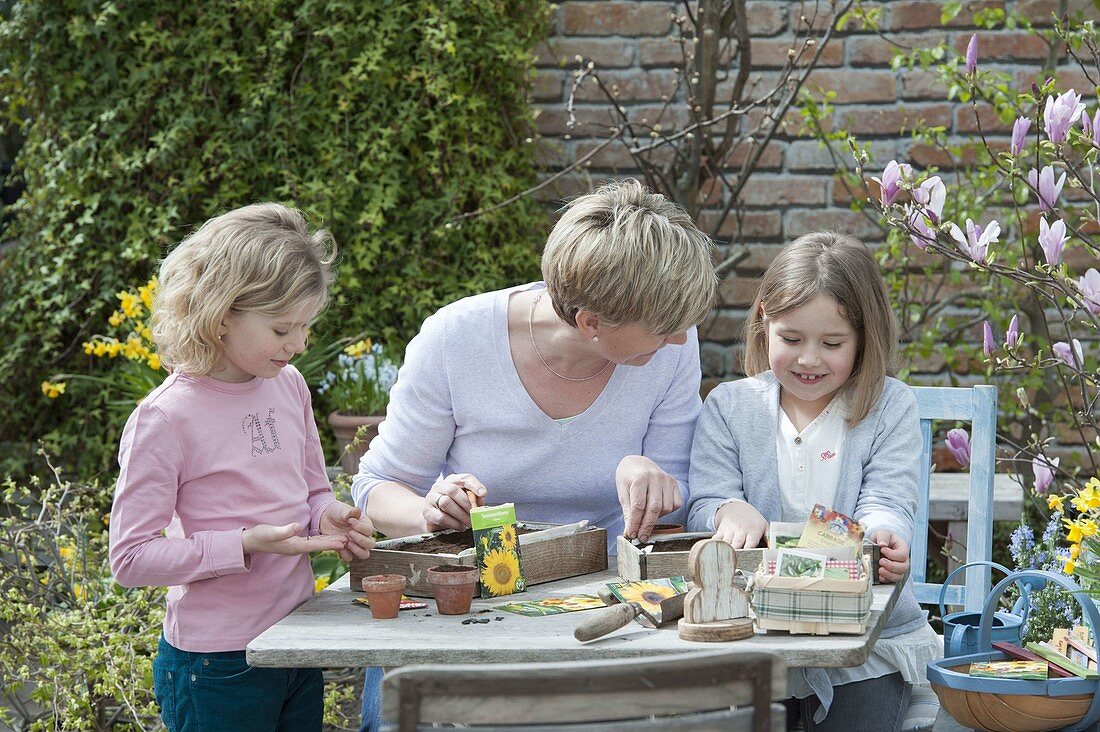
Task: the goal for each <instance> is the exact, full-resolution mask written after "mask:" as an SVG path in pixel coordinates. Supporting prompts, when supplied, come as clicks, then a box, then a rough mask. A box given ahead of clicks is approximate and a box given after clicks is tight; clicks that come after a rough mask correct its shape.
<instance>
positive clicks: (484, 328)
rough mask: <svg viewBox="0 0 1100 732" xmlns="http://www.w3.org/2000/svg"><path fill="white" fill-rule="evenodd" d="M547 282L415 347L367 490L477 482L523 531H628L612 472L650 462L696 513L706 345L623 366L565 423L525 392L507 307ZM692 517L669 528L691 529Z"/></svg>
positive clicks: (432, 332)
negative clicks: (694, 468) (528, 525)
mask: <svg viewBox="0 0 1100 732" xmlns="http://www.w3.org/2000/svg"><path fill="white" fill-rule="evenodd" d="M541 287H544V285H543V284H542V283H535V284H528V285H521V286H519V287H515V288H510V289H507V290H499V291H497V292H489V293H485V294H481V295H475V296H473V297H469V298H466V299H464V300H459V301H458V302H455V303H452V304H450V305H447V306H445V307H443V308H442V309H440V310H439V311H438V312H437V313H436V314H435V315H432V316H431V317H429V318H428V319H427V320H425V321H424V325H423V327H422V328H421V331H420V333H419V334H418V335H417V336H416V337H415V338H414V339H413V340H412V342H411V343H409V347H408V350H407V351H406V354H405V364H404V366H402V367H401V371H400V373H399V375H398V378H397V383H396V384H395V385H394V387H393V391H392V392H391V395H390V406H389V409H388V410H387V416H386V420H385V421H384V422H383V423H382V425H381V428H380V429H379V434H378V437H376V438H375V439H374V441H372V442H371V445H370V451H369V452H368V453H367V454H366V456H365V457H364V458H363V460H362V462H361V463H360V465H359V474H358V475H356V477H355V480H354V482H353V483H352V495H353V496H354V498H355V503H356V505H358V506H361V507H363V508H364V509H365V507H366V503H367V497H368V495H369V494H370V491H371V490H372V489H373V488H374V487H375V486H376V485H378V484H379V483H382V482H384V481H396V482H398V483H403V484H405V485H407V486H409V487H411V488H412V489H413V490H414V491H416V492H417V493H419V494H420V495H422V496H423V495H426V494H427V492H428V489H429V488H431V486H432V483H433V482H435V480H436V479H438V478H439V477H440V476H441V475H449V474H451V473H470V474H472V475H474V476H475V477H476V478H478V479H479V480H480V481H481V482H482V483H484V484H485V486H486V487H487V488H488V489H489V495H488V497H487V499H486V500H487V503H488V504H490V505H497V504H501V503H507V502H513V503H515V504H516V516H517V518H519V519H520V520H521V521H546V522H553V523H570V522H573V521H580V520H581V519H588V520H589V521H590V522H591V523H592V524H593V525H596V526H601V527H604V528H606V529H607V536H608V542H609V544H610V549H611V550H612V551H613V549H614V537H616V536H618V535H619V534H621V533H622V530H623V516H622V509H621V508H620V507H619V501H618V498H617V496H616V492H615V468H616V467H617V466H618V464H619V461H620V460H622V459H623V457H625V456H627V455H644V456H646V457H648V458H650V459H651V460H653V461H654V462H656V463H657V464H658V465H659V466H661V468H662V469H663V470H665V471H666V472H667V473H669V474H670V475H672V476H674V477H675V478H676V479H677V480H678V481H679V482H680V490H681V491H682V493H683V498H684V505H685V506H686V505H687V503H688V498H689V496H688V487H687V474H688V456H689V454H690V452H691V437H692V433H693V431H694V428H695V419H696V417H697V416H698V415H699V409H700V407H701V401H700V399H699V381H700V370H699V344H698V338H697V335H696V332H695V329H692V330H691V331H689V333H688V340H687V342H686V343H685V344H684V345H682V346H675V345H667V346H665V347H664V348H662V349H661V350H659V351H658V352H657V353H656V355H654V356H653V358H652V359H651V360H650V362H649V363H648V364H646V365H645V366H637V367H635V366H616V367H615V371H614V372H613V373H612V374H611V379H610V381H609V382H608V384H607V386H606V387H604V390H603V392H602V393H601V394H600V396H599V397H597V398H596V401H595V402H594V403H593V404H592V406H590V407H589V408H588V409H587V410H586V411H585V412H584V413H582V414H580V415H578V416H577V417H575V418H574V419H572V420H571V421H569V422H567V423H565V424H561V423H559V422H557V421H555V420H554V419H552V418H550V417H549V416H547V415H546V413H544V412H543V411H542V410H541V409H539V408H538V406H536V405H535V403H534V401H532V399H531V397H530V395H528V393H527V391H526V390H525V389H524V387H523V385H522V383H521V382H520V380H519V375H518V374H517V373H516V368H515V365H514V364H513V363H512V356H511V351H510V349H509V346H508V297H509V295H510V294H511V293H513V292H516V291H521V290H527V289H534V288H541ZM683 519H684V512H683V509H681V510H680V511H677V512H676V513H674V514H670V515H669V516H668V517H666V518H664V519H662V521H668V520H671V521H676V522H683Z"/></svg>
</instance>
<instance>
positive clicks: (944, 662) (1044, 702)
mask: <svg viewBox="0 0 1100 732" xmlns="http://www.w3.org/2000/svg"><path fill="white" fill-rule="evenodd" d="M1019 581H1027V583H1028V584H1029V585H1030V586H1031V588H1032V590H1040V589H1042V588H1043V587H1045V586H1046V584H1047V583H1048V582H1052V583H1054V584H1056V585H1060V586H1061V587H1063V588H1065V589H1066V590H1068V591H1069V592H1071V593H1073V596H1074V598H1076V599H1077V601H1078V603H1079V604H1080V605H1081V608H1082V610H1083V611H1084V612H1083V615H1084V618H1085V622H1087V623H1088V624H1089V625H1090V626H1092V628H1093V631H1094V632H1095V631H1096V629H1098V628H1100V613H1098V612H1097V607H1096V603H1094V602H1093V601H1092V599H1091V598H1090V597H1089V596H1088V595H1087V594H1086V593H1085V591H1084V590H1082V589H1081V588H1080V587H1079V586H1078V585H1077V584H1076V583H1075V582H1073V581H1072V580H1071V579H1069V578H1067V577H1065V576H1063V575H1058V574H1054V573H1052V572H1042V571H1039V570H1024V571H1021V572H1014V573H1012V574H1010V575H1009V576H1008V577H1006V578H1005V579H1003V580H1002V581H1001V582H999V583H998V584H997V585H996V586H995V587H994V588H993V591H992V592H991V593H989V597H987V598H986V601H985V607H984V608H983V610H982V618H981V625H980V627H979V632H980V639H979V647H980V648H981V652H979V653H972V654H969V655H966V656H956V657H954V658H944V659H941V660H938V661H932V662H931V663H929V664H928V681H929V682H931V684H932V689H933V690H934V691H935V692H936V696H938V697H939V699H940V704H941V705H942V706H943V708H944V709H946V710H947V711H948V712H949V713H950V714H951V716H952V717H954V718H955V721H957V722H958V723H959V724H962V725H963V726H968V727H972V728H974V729H980V730H987V731H988V732H1040V731H1042V730H1064V731H1065V732H1083V731H1084V730H1093V729H1095V728H1096V723H1097V720H1098V719H1100V694H1098V693H1097V692H1098V691H1100V683H1098V680H1097V679H1082V678H1077V677H1070V678H1054V679H1047V680H1045V681H1028V680H1022V679H989V678H978V677H972V676H970V675H969V673H968V672H969V670H970V664H971V663H977V662H982V661H1004V660H1008V657H1007V656H1005V654H1003V653H999V652H997V651H994V650H993V646H992V623H993V616H994V613H995V612H996V609H997V606H998V603H999V602H1000V599H1001V596H1002V595H1003V594H1004V591H1005V590H1006V589H1007V588H1008V587H1009V586H1010V585H1012V584H1013V583H1015V582H1019Z"/></svg>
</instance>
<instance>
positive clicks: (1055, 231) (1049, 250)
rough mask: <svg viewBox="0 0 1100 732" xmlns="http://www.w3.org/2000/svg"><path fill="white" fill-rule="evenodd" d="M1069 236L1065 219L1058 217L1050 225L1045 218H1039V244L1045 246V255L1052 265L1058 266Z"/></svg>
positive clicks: (1048, 262)
mask: <svg viewBox="0 0 1100 732" xmlns="http://www.w3.org/2000/svg"><path fill="white" fill-rule="evenodd" d="M1067 238H1068V237H1067V236H1066V222H1065V221H1062V220H1061V219H1058V220H1056V221H1055V222H1054V224H1052V225H1049V226H1048V225H1047V220H1046V219H1045V218H1042V219H1039V246H1041V247H1042V248H1043V255H1044V256H1045V257H1046V258H1047V264H1049V265H1050V266H1051V267H1057V266H1058V264H1059V263H1060V262H1061V261H1062V250H1063V249H1065V246H1066V239H1067Z"/></svg>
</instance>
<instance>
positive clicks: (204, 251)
mask: <svg viewBox="0 0 1100 732" xmlns="http://www.w3.org/2000/svg"><path fill="white" fill-rule="evenodd" d="M335 257H336V243H335V241H334V240H333V238H332V236H331V235H330V234H329V233H328V232H327V231H325V230H323V229H318V230H316V231H311V230H310V226H309V224H308V222H307V221H306V218H305V216H304V215H303V214H302V212H300V211H297V210H295V209H292V208H288V207H286V206H282V205H280V204H276V203H258V204H254V205H252V206H244V207H242V208H238V209H235V210H233V211H230V212H229V213H225V214H222V215H221V216H217V217H215V218H212V219H210V220H209V221H207V222H206V223H205V224H203V225H202V226H201V227H199V229H198V230H197V231H195V232H194V233H192V234H191V235H190V236H188V237H187V238H186V239H184V240H183V241H182V242H180V244H179V246H177V247H176V248H175V249H174V250H172V252H171V253H170V254H169V255H168V256H167V257H165V259H164V261H163V262H162V263H161V265H160V276H159V278H158V281H157V294H156V298H155V299H154V301H153V318H152V330H153V340H154V341H155V342H156V344H157V351H158V353H159V354H160V358H161V362H162V363H164V364H165V365H167V366H171V367H173V368H174V369H177V370H179V371H183V372H185V373H189V374H194V375H197V376H201V375H204V374H208V373H210V371H211V369H213V368H214V366H215V365H217V363H218V360H219V359H220V358H221V355H222V344H221V340H220V339H219V337H218V329H219V327H220V326H221V323H222V320H223V319H224V318H225V316H226V314H227V313H228V312H230V311H231V310H232V311H237V312H256V313H260V314H263V315H267V316H273V315H282V314H283V313H286V312H288V311H289V310H291V309H293V308H295V307H298V306H300V305H301V304H302V303H306V302H310V301H311V300H313V301H316V302H317V309H318V312H320V310H321V309H322V308H323V307H324V306H325V304H326V302H327V300H328V290H329V287H330V285H331V284H332V281H333V278H334V274H333V270H332V262H333V261H334V259H335Z"/></svg>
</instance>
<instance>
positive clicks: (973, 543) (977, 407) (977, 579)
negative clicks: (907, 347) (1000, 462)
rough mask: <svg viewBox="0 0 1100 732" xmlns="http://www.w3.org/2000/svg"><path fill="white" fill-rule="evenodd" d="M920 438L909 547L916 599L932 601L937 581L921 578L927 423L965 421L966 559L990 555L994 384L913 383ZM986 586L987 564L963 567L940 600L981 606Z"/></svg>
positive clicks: (928, 478) (929, 464) (937, 591)
mask: <svg viewBox="0 0 1100 732" xmlns="http://www.w3.org/2000/svg"><path fill="white" fill-rule="evenodd" d="M912 389H913V392H914V393H915V394H916V396H917V409H918V411H919V413H920V428H921V435H922V437H923V441H924V448H923V457H922V460H921V471H920V476H919V479H918V482H917V489H918V492H919V494H918V499H917V515H916V521H915V524H914V532H913V546H912V547H911V549H910V555H909V556H910V563H911V565H912V568H913V569H912V574H913V582H914V585H915V588H916V595H917V601H918V602H921V603H935V602H937V601H938V600H939V596H940V589H941V587H942V585H941V584H937V583H934V582H927V581H926V579H927V566H928V564H927V562H928V490H929V483H930V482H931V476H932V423H933V422H934V421H937V420H947V421H951V422H955V421H965V422H970V495H969V501H968V504H967V505H968V508H967V528H966V561H967V562H974V561H979V560H981V561H990V560H991V558H992V556H993V475H994V468H995V460H996V450H997V387H995V386H988V385H982V386H972V387H938V386H914V387H912ZM989 589H990V569H989V567H974V568H970V569H968V570H967V574H966V578H965V584H963V585H950V586H949V587H948V588H947V590H946V596H945V600H944V602H945V604H947V605H962V606H964V607H965V608H966V609H967V610H981V609H982V602H983V601H984V600H985V596H986V594H987V593H988V592H989Z"/></svg>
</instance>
